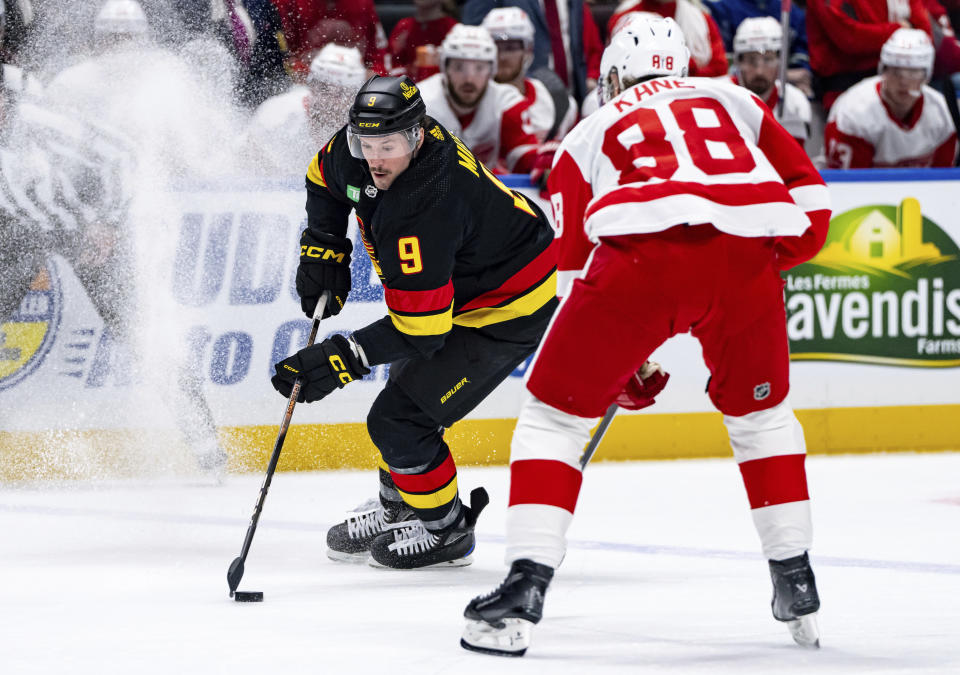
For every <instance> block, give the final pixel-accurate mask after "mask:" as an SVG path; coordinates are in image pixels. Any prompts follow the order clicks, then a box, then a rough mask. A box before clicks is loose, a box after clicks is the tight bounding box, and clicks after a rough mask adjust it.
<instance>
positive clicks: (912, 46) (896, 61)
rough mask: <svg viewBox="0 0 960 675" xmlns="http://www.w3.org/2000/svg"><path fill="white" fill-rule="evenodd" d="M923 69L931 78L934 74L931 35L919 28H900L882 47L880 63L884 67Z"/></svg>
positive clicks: (881, 67) (879, 68)
mask: <svg viewBox="0 0 960 675" xmlns="http://www.w3.org/2000/svg"><path fill="white" fill-rule="evenodd" d="M886 66H892V67H894V68H918V69H922V70H923V71H924V72H925V73H926V74H927V75H926V79H928V80H929V79H930V76H931V75H933V44H932V43H931V42H930V38H929V36H927V34H926V33H924V32H923V31H922V30H920V29H918V28H898V29H897V30H896V31H894V33H893V35H891V36H890V37H889V38H888V39H887V41H886V42H884V43H883V47H882V48H881V49H880V65H879V66H878V68H877V72H880V73H882V72H883V69H884V67H886Z"/></svg>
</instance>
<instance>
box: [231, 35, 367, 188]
mask: <svg viewBox="0 0 960 675" xmlns="http://www.w3.org/2000/svg"><path fill="white" fill-rule="evenodd" d="M366 76H367V69H366V67H365V66H364V65H363V55H362V54H360V50H358V49H357V48H356V47H342V46H340V45H336V44H333V43H329V44H326V45H324V46H323V49H321V50H320V51H319V52H317V55H316V56H314V57H313V61H311V63H310V71H309V72H308V73H307V80H306V84H305V85H302V84H295V85H293V86H292V87H290V89H289V90H288V91H286V92H284V93H282V94H278V95H277V96H273V97H271V98H269V99H267V100H266V101H264V102H263V103H262V104H260V106H259V107H258V108H257V110H256V111H255V112H254V114H253V118H252V119H251V120H250V127H249V129H248V130H247V134H246V139H245V143H244V154H245V159H246V161H247V163H248V164H249V165H250V167H251V168H252V169H253V170H255V171H256V172H257V173H261V174H270V175H278V174H279V175H283V176H289V175H297V176H299V175H300V174H302V173H303V171H304V167H306V166H307V165H308V164H309V163H310V160H311V159H313V156H314V155H316V154H317V151H318V150H319V149H320V147H321V146H322V145H323V144H324V143H326V142H327V141H328V140H330V138H331V137H332V136H333V134H334V133H335V132H336V131H337V129H339V128H340V127H342V126H343V124H344V121H345V120H346V119H347V112H348V111H349V110H350V106H351V104H352V103H353V99H354V96H355V95H356V93H357V90H358V89H359V88H360V86H361V85H362V84H363V82H364V80H366Z"/></svg>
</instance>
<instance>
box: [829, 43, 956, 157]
mask: <svg viewBox="0 0 960 675" xmlns="http://www.w3.org/2000/svg"><path fill="white" fill-rule="evenodd" d="M851 39H854V40H855V39H856V36H851ZM933 57H934V51H933V45H932V44H931V43H930V38H929V37H927V34H926V33H924V32H923V31H922V30H917V29H912V28H901V29H899V30H897V31H896V32H894V33H893V35H891V36H890V38H889V39H888V40H887V41H886V42H885V43H884V45H883V48H882V49H881V50H880V66H879V71H880V74H879V75H877V76H874V77H869V78H867V79H865V80H863V81H862V82H859V83H857V84H855V85H854V86H852V87H850V89H848V90H847V91H845V92H844V93H843V94H841V95H840V97H839V98H838V99H837V100H836V102H835V103H834V104H833V107H832V108H831V109H830V116H829V117H828V118H827V127H826V129H825V130H824V133H823V136H824V145H825V146H826V152H827V165H828V166H829V167H830V168H835V169H866V168H870V167H894V166H897V167H911V166H912V167H930V166H941V167H943V166H953V163H954V161H955V159H956V155H957V132H956V128H955V127H954V125H953V121H952V119H951V117H950V111H949V109H948V108H947V102H946V99H944V97H943V95H942V94H941V93H940V92H938V91H936V90H934V89H933V88H931V87H929V86H927V83H928V82H929V81H930V75H931V74H932V73H933Z"/></svg>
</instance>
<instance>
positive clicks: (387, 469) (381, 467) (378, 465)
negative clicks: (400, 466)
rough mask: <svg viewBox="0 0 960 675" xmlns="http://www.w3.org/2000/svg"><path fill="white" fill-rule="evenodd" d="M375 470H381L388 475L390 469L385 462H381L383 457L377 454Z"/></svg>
mask: <svg viewBox="0 0 960 675" xmlns="http://www.w3.org/2000/svg"><path fill="white" fill-rule="evenodd" d="M377 468H379V469H383V470H384V471H386V472H387V473H390V467H389V466H387V463H386V462H385V461H383V456H382V455H379V454H378V455H377Z"/></svg>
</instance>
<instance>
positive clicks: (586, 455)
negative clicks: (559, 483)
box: [580, 403, 620, 471]
mask: <svg viewBox="0 0 960 675" xmlns="http://www.w3.org/2000/svg"><path fill="white" fill-rule="evenodd" d="M619 407H620V406H618V405H617V404H616V403H611V404H610V407H609V408H607V412H606V414H605V415H604V416H603V419H602V420H600V425H599V426H598V427H597V430H596V431H594V432H593V436H591V437H590V442H589V443H587V447H586V448H585V449H584V451H583V455H581V456H580V470H581V471H583V470H584V469H586V468H587V462H589V461H590V458H591V457H593V454H594V453H595V452H596V451H597V446H598V445H600V441H602V440H603V435H604V434H605V433H607V427H609V426H610V423H611V422H612V421H613V416H614V415H616V414H617V408H619Z"/></svg>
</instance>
